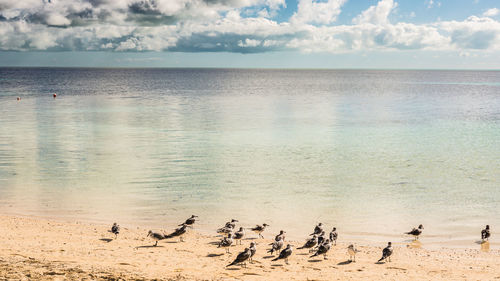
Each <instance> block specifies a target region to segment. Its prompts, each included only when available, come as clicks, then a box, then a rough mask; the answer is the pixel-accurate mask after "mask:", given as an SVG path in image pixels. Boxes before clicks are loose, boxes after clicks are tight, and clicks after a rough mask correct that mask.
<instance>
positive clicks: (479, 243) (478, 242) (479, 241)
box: [474, 240, 488, 245]
mask: <svg viewBox="0 0 500 281" xmlns="http://www.w3.org/2000/svg"><path fill="white" fill-rule="evenodd" d="M486 242H488V241H483V240H476V241H475V242H474V243H476V244H478V245H481V244H483V243H486Z"/></svg>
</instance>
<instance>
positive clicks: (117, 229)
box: [109, 222, 120, 239]
mask: <svg viewBox="0 0 500 281" xmlns="http://www.w3.org/2000/svg"><path fill="white" fill-rule="evenodd" d="M109 232H111V233H113V234H114V235H115V239H116V238H118V234H120V226H119V225H118V224H116V222H115V223H113V226H112V227H111V230H110V231H109Z"/></svg>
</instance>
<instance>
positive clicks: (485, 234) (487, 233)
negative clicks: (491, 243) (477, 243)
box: [481, 225, 491, 241]
mask: <svg viewBox="0 0 500 281" xmlns="http://www.w3.org/2000/svg"><path fill="white" fill-rule="evenodd" d="M490 236H491V234H490V226H489V225H486V228H485V229H483V230H481V240H483V241H484V240H488V239H489V238H490Z"/></svg>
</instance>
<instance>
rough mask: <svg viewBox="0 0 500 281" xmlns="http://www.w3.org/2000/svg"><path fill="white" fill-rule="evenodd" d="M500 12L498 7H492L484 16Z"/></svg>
mask: <svg viewBox="0 0 500 281" xmlns="http://www.w3.org/2000/svg"><path fill="white" fill-rule="evenodd" d="M499 14H500V10H499V9H497V8H491V9H489V10H487V11H486V12H484V13H483V16H485V17H495V16H498V15H499Z"/></svg>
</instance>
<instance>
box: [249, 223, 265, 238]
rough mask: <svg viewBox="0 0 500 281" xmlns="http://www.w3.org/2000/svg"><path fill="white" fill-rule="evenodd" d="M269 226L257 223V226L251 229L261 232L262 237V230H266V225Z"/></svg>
mask: <svg viewBox="0 0 500 281" xmlns="http://www.w3.org/2000/svg"><path fill="white" fill-rule="evenodd" d="M267 226H269V225H268V224H266V223H264V224H262V225H257V226H255V227H254V228H251V230H252V231H253V232H255V233H257V234H259V237H260V238H264V236H262V232H264V230H265V229H266V227H267Z"/></svg>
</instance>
